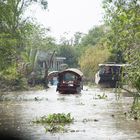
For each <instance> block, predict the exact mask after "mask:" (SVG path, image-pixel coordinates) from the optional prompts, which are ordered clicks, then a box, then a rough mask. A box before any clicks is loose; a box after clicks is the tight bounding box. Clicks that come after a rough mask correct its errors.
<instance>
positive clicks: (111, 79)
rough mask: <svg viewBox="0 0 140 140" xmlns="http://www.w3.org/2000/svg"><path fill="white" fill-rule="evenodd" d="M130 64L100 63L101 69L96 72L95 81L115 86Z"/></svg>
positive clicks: (101, 84)
mask: <svg viewBox="0 0 140 140" xmlns="http://www.w3.org/2000/svg"><path fill="white" fill-rule="evenodd" d="M127 66H129V65H128V64H110V63H109V64H99V71H98V72H97V73H96V74H95V83H96V84H98V85H100V86H101V87H105V88H106V87H110V88H115V87H117V86H118V82H119V81H120V80H121V78H122V77H124V75H126V73H125V70H124V69H125V68H126V67H127Z"/></svg>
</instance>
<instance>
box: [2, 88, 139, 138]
mask: <svg viewBox="0 0 140 140" xmlns="http://www.w3.org/2000/svg"><path fill="white" fill-rule="evenodd" d="M132 102H133V98H132V97H131V96H130V95H129V94H126V93H123V94H120V97H119V99H118V98H117V96H116V93H115V92H114V89H106V90H104V89H99V88H98V87H93V88H89V87H84V90H83V91H82V93H81V94H69V95H67V94H65V95H64V94H59V93H57V92H56V87H55V86H51V87H50V88H49V89H48V90H40V91H25V92H9V93H6V92H5V93H0V136H1V137H2V138H4V137H6V136H7V135H8V136H9V137H14V138H15V139H20V140H21V139H23V140H132V139H133V140H139V139H140V121H139V120H134V119H132V118H130V117H129V115H128V111H129V110H130V107H131V104H132ZM52 113H71V116H72V117H74V122H73V123H72V124H70V125H68V126H66V127H67V128H68V130H69V131H68V132H64V133H50V132H46V131H45V126H44V125H41V124H35V123H33V122H32V121H33V120H35V119H36V118H39V117H42V116H44V115H48V114H52ZM11 139H12V138H11Z"/></svg>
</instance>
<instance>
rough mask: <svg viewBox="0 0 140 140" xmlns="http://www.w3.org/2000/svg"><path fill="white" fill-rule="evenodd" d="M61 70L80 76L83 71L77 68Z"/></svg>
mask: <svg viewBox="0 0 140 140" xmlns="http://www.w3.org/2000/svg"><path fill="white" fill-rule="evenodd" d="M62 72H73V73H76V74H78V75H80V76H83V73H82V72H81V71H80V70H79V69H76V68H69V69H65V70H64V71H62Z"/></svg>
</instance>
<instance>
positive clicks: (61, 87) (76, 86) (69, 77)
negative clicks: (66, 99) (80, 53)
mask: <svg viewBox="0 0 140 140" xmlns="http://www.w3.org/2000/svg"><path fill="white" fill-rule="evenodd" d="M82 78H83V73H82V72H81V71H80V70H79V69H76V68H69V69H65V70H63V71H61V72H59V73H58V84H57V89H56V91H58V92H59V93H64V94H69V93H80V92H81V90H82V89H83V82H82Z"/></svg>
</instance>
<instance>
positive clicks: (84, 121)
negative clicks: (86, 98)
mask: <svg viewBox="0 0 140 140" xmlns="http://www.w3.org/2000/svg"><path fill="white" fill-rule="evenodd" d="M98 121H99V120H97V119H86V118H84V119H83V120H82V122H83V123H86V122H98Z"/></svg>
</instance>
